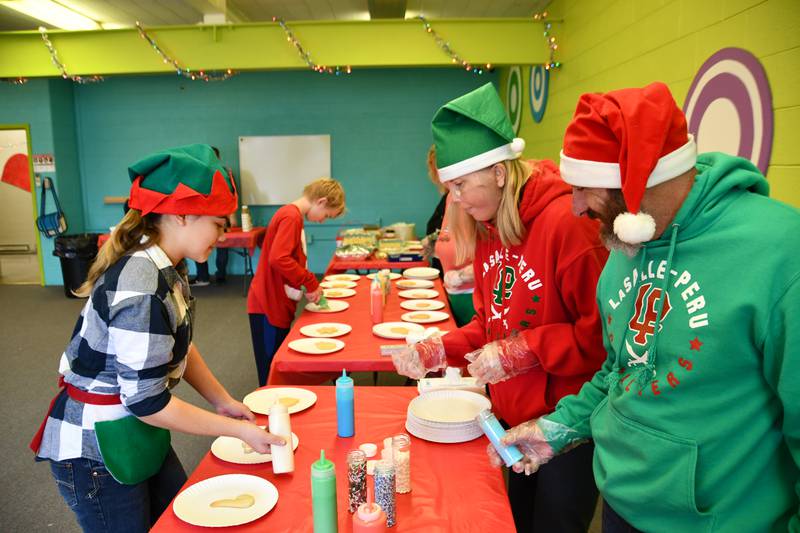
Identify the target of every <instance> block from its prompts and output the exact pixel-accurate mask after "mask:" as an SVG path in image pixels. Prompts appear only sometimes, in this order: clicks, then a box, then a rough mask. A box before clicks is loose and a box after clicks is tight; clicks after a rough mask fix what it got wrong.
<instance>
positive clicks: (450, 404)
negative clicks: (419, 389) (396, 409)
mask: <svg viewBox="0 0 800 533" xmlns="http://www.w3.org/2000/svg"><path fill="white" fill-rule="evenodd" d="M491 407H492V402H490V401H489V399H488V398H486V397H485V396H482V395H480V394H476V393H474V392H469V391H459V390H443V391H432V392H429V393H427V394H423V395H421V396H417V397H416V398H414V399H413V400H411V402H410V403H409V404H408V410H409V412H410V413H413V415H414V416H415V417H417V418H419V419H420V420H429V421H431V422H442V423H450V424H466V423H468V422H474V420H475V417H476V416H477V415H478V413H480V412H481V411H482V410H484V409H491Z"/></svg>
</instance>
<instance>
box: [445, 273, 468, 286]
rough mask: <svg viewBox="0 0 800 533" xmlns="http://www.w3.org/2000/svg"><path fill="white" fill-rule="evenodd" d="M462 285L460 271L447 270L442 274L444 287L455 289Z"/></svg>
mask: <svg viewBox="0 0 800 533" xmlns="http://www.w3.org/2000/svg"><path fill="white" fill-rule="evenodd" d="M463 283H464V280H463V278H462V277H461V271H460V270H448V271H447V272H445V273H444V286H445V287H447V288H450V289H457V288H459V287H460V286H461V285H462V284H463Z"/></svg>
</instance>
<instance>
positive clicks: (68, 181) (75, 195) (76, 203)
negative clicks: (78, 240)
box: [50, 79, 85, 233]
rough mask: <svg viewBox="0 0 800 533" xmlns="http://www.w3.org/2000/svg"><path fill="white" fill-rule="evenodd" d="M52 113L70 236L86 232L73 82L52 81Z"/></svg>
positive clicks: (59, 181) (61, 186) (58, 170)
mask: <svg viewBox="0 0 800 533" xmlns="http://www.w3.org/2000/svg"><path fill="white" fill-rule="evenodd" d="M50 113H51V118H52V121H53V146H54V150H55V154H54V155H55V160H56V172H57V173H58V183H59V189H58V193H59V194H58V199H59V201H60V202H61V207H62V208H63V209H64V211H65V212H66V213H68V214H69V215H70V218H69V233H83V232H84V231H85V226H84V213H83V202H84V199H83V194H82V192H81V190H82V187H81V175H80V170H79V168H78V144H77V136H76V135H75V102H74V99H73V83H72V82H71V81H66V80H63V79H53V80H50Z"/></svg>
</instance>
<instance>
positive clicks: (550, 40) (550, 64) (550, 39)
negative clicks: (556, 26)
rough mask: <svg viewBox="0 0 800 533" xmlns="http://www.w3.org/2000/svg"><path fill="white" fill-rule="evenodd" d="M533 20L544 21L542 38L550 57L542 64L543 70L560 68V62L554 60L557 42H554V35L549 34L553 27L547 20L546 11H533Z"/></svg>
mask: <svg viewBox="0 0 800 533" xmlns="http://www.w3.org/2000/svg"><path fill="white" fill-rule="evenodd" d="M533 20H535V21H537V22H543V23H544V38H545V41H546V42H547V47H548V48H549V49H550V59H549V60H548V61H547V63H545V64H544V68H545V70H551V69H557V68H561V62H560V61H556V50H558V43H556V36H555V35H550V30H551V29H552V28H553V25H552V24H551V23H549V22H547V11H542V12H541V13H534V15H533Z"/></svg>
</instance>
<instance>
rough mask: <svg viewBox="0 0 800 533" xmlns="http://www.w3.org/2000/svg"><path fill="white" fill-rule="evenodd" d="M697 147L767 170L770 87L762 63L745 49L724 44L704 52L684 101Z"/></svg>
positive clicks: (690, 130)
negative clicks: (747, 160) (717, 49)
mask: <svg viewBox="0 0 800 533" xmlns="http://www.w3.org/2000/svg"><path fill="white" fill-rule="evenodd" d="M683 112H684V113H685V114H686V122H687V124H688V126H689V133H692V134H694V136H695V139H696V140H697V151H698V152H725V153H728V154H733V155H738V156H739V157H744V158H745V159H749V160H750V161H752V162H753V164H754V165H756V166H757V167H758V168H759V170H761V172H762V173H763V174H766V173H767V167H768V166H769V159H770V154H771V153H772V125H773V116H772V93H771V92H770V89H769V83H768V82H767V75H766V73H765V72H764V67H762V66H761V63H759V61H758V59H757V58H756V57H755V56H753V54H751V53H750V52H748V51H746V50H742V49H741V48H723V49H722V50H720V51H718V52H716V53H715V54H714V55H712V56H711V57H709V58H708V59H707V60H706V62H705V63H703V65H702V66H701V67H700V70H699V71H698V72H697V74H696V75H695V77H694V80H693V81H692V86H691V87H689V93H688V94H687V95H686V100H684V103H683Z"/></svg>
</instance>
